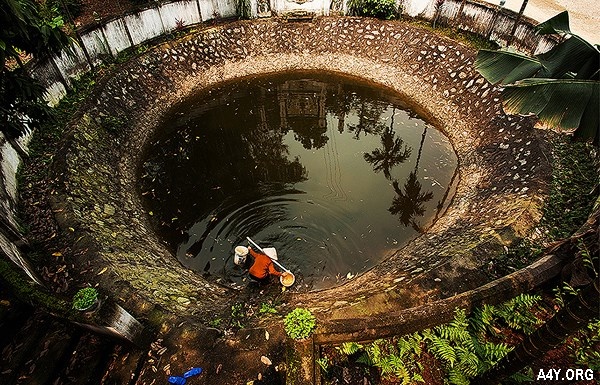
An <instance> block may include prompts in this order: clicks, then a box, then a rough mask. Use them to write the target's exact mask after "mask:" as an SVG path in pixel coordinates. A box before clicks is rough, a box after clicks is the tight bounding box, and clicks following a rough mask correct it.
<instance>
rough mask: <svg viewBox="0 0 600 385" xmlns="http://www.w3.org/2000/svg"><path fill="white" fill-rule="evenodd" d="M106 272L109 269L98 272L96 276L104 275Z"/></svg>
mask: <svg viewBox="0 0 600 385" xmlns="http://www.w3.org/2000/svg"><path fill="white" fill-rule="evenodd" d="M106 270H108V267H105V268H104V269H102V270H100V272H98V274H96V275H101V274H104V273H106Z"/></svg>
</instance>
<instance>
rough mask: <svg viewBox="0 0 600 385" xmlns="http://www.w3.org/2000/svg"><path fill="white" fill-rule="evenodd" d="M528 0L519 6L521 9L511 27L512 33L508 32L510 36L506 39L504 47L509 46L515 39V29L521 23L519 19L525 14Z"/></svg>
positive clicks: (524, 0)
mask: <svg viewBox="0 0 600 385" xmlns="http://www.w3.org/2000/svg"><path fill="white" fill-rule="evenodd" d="M528 1H529V0H523V4H522V5H521V9H520V10H519V15H518V16H517V19H516V20H515V24H514V25H513V27H512V31H510V36H509V37H508V41H507V42H506V45H507V46H509V45H511V43H512V42H513V40H514V38H515V32H517V27H518V26H519V22H520V21H521V18H522V17H523V13H524V12H525V7H527V2H528Z"/></svg>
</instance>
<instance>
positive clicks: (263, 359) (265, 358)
mask: <svg viewBox="0 0 600 385" xmlns="http://www.w3.org/2000/svg"><path fill="white" fill-rule="evenodd" d="M260 361H261V362H262V363H263V364H265V365H267V366H269V365H273V363H272V362H271V360H270V359H269V358H268V357H266V356H261V357H260Z"/></svg>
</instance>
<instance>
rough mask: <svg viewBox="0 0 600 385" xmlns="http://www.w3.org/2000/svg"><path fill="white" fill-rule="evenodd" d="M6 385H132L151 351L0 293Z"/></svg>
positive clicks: (0, 377)
mask: <svg viewBox="0 0 600 385" xmlns="http://www.w3.org/2000/svg"><path fill="white" fill-rule="evenodd" d="M0 330H2V333H0V352H1V353H2V356H1V358H0V384H7V385H8V384H10V385H132V384H134V383H135V381H136V379H137V377H138V373H139V371H140V369H141V367H142V365H143V363H144V362H145V358H146V355H147V353H148V352H147V350H140V349H137V348H135V347H134V346H131V345H129V344H125V343H123V342H122V341H120V340H117V339H115V338H112V337H107V336H104V335H99V334H95V333H93V332H90V331H88V330H85V329H82V328H80V327H77V326H74V325H73V324H71V323H69V322H66V321H62V320H59V319H57V318H55V317H53V316H51V315H49V314H47V313H44V312H43V311H41V310H34V309H32V308H31V307H29V306H27V305H24V304H19V302H17V301H12V300H11V299H8V297H7V296H6V295H5V293H2V292H1V290H0Z"/></svg>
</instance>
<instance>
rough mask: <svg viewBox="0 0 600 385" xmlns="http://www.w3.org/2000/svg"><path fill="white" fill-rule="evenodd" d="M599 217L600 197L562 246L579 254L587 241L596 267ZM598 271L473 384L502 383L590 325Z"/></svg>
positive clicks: (598, 291)
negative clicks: (572, 296)
mask: <svg viewBox="0 0 600 385" xmlns="http://www.w3.org/2000/svg"><path fill="white" fill-rule="evenodd" d="M599 219H600V197H599V198H598V200H597V201H596V205H595V207H594V210H593V212H592V214H591V215H590V217H589V218H588V221H587V222H586V224H585V225H584V226H583V230H584V231H581V232H579V233H578V234H575V235H574V236H573V237H571V238H568V239H566V240H565V241H563V242H561V244H560V246H558V247H560V248H565V247H567V248H568V249H567V250H571V251H572V254H573V255H574V256H575V255H576V253H577V245H578V243H579V242H582V243H583V244H585V247H586V249H587V251H588V252H589V255H590V257H591V259H592V261H593V263H594V266H596V267H597V266H598V261H599V253H600V229H599V227H598V221H599ZM563 250H564V249H563ZM564 251H566V250H564ZM564 251H563V252H564ZM575 258H576V257H575ZM575 258H573V259H575ZM597 272H598V270H596V273H595V276H594V277H593V280H592V283H590V284H588V285H587V286H585V287H584V288H583V290H581V291H580V292H579V295H578V296H577V297H576V298H575V299H573V300H571V301H570V302H568V303H567V304H566V305H565V306H564V307H563V308H562V309H561V310H560V311H559V312H558V313H556V314H555V315H554V317H552V318H551V319H550V320H549V321H548V322H546V323H545V324H544V325H542V327H540V328H539V329H537V330H536V331H535V332H534V333H533V334H531V335H529V336H527V337H526V338H525V339H524V340H523V342H521V343H520V344H519V345H517V346H516V347H515V349H514V350H513V351H512V352H510V353H509V354H508V355H507V356H506V357H504V358H503V359H502V360H500V362H498V363H497V364H496V365H495V366H494V367H492V368H491V369H490V370H489V371H487V372H486V373H484V374H482V375H481V376H478V377H476V378H475V379H473V380H472V381H471V384H482V385H483V384H486V385H487V384H497V383H499V382H500V381H501V380H502V379H504V378H506V377H508V376H510V375H512V374H514V373H516V372H518V371H519V370H521V369H523V368H524V367H525V366H527V365H529V364H531V363H532V362H533V361H535V360H536V359H538V358H541V357H542V356H543V355H544V354H545V353H546V352H547V351H549V350H551V349H553V348H554V347H556V346H558V345H559V344H560V343H561V342H562V341H564V340H565V339H566V338H567V337H568V336H569V335H571V334H573V333H575V332H576V331H577V330H579V329H581V328H582V327H584V326H585V325H587V324H589V323H590V321H591V320H593V319H594V318H598V316H599V315H600V275H598V273H597Z"/></svg>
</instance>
